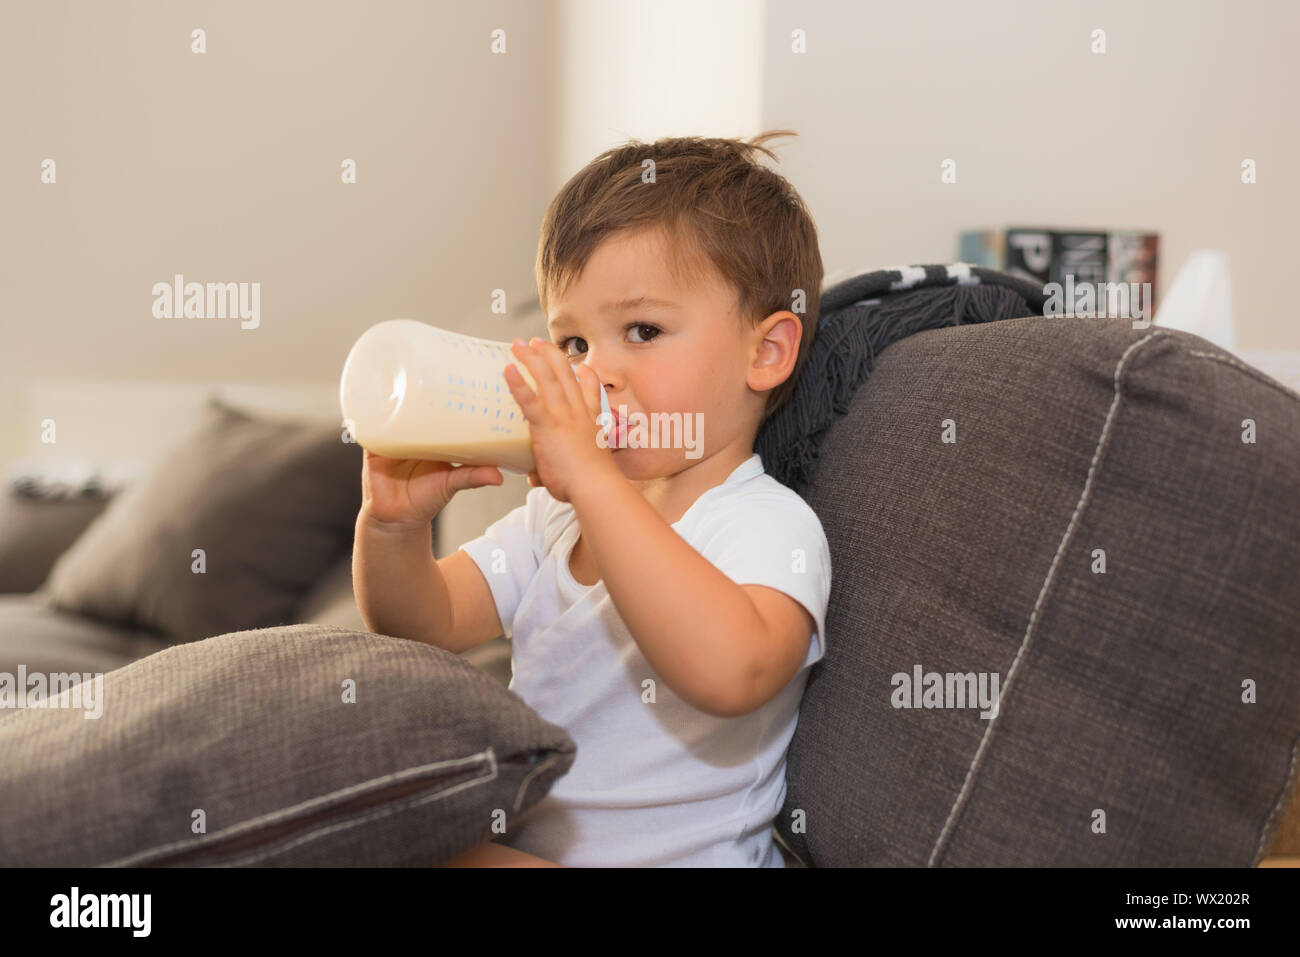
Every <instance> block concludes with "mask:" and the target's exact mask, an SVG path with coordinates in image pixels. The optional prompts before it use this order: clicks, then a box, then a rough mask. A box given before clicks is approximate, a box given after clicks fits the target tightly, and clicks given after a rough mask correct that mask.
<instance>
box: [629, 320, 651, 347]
mask: <svg viewBox="0 0 1300 957" xmlns="http://www.w3.org/2000/svg"><path fill="white" fill-rule="evenodd" d="M628 329H629V330H631V329H653V330H654V335H653V336H651V337H650V339H654V338H657V337H658V335H659V327H658V326H652V325H650V323H648V322H634V323H632V325H630V326H628ZM642 341H643V342H649V341H650V340H649V339H644V340H642Z"/></svg>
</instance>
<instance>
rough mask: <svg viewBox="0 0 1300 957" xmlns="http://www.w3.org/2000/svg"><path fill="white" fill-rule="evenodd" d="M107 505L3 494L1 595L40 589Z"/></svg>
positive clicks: (101, 501)
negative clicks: (53, 569)
mask: <svg viewBox="0 0 1300 957" xmlns="http://www.w3.org/2000/svg"><path fill="white" fill-rule="evenodd" d="M107 504H108V503H107V501H106V500H104V499H99V498H80V499H42V498H31V497H29V496H25V495H19V494H17V493H16V492H11V491H0V594H14V593H18V594H22V593H28V592H33V591H35V590H36V589H37V588H39V587H40V585H41V583H42V582H43V581H45V578H46V576H47V575H49V573H50V569H51V568H53V567H54V563H55V562H56V561H58V558H59V556H60V555H62V554H63V553H64V552H65V551H67V550H68V547H69V546H70V545H71V544H72V543H73V542H75V541H76V540H77V537H78V536H79V535H81V533H82V532H84V531H85V530H86V526H87V525H89V524H90V523H91V522H92V521H94V520H95V519H96V518H98V517H99V515H100V513H101V512H103V511H104V508H105V506H106V505H107Z"/></svg>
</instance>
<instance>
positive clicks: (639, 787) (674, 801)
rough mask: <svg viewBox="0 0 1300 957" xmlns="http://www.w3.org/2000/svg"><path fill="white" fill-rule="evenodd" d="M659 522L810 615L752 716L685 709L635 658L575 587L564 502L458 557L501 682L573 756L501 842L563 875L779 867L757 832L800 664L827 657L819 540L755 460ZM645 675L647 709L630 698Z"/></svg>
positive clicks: (503, 523)
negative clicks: (476, 580)
mask: <svg viewBox="0 0 1300 957" xmlns="http://www.w3.org/2000/svg"><path fill="white" fill-rule="evenodd" d="M672 527H673V528H674V529H675V530H676V531H677V533H678V534H679V535H681V537H682V538H683V539H685V540H686V541H687V542H689V543H690V544H691V545H692V546H693V547H694V548H695V550H696V551H698V552H699V553H700V554H702V555H703V556H704V557H705V558H707V559H708V560H709V561H710V562H711V563H713V564H714V565H715V566H716V567H717V568H719V569H720V570H721V571H722V572H723V573H725V574H726V575H727V576H728V577H729V578H731V579H732V580H733V581H735V582H736V583H737V584H742V585H744V584H757V585H767V586H769V587H771V588H775V589H778V590H780V591H782V592H784V593H786V594H787V595H790V596H791V597H792V598H794V599H795V600H796V601H798V602H799V603H800V604H802V605H803V606H804V607H805V608H806V609H808V612H809V613H810V614H811V615H812V618H813V621H814V622H815V624H814V629H815V630H814V631H813V633H812V634H811V635H810V639H809V642H808V653H807V655H806V656H805V658H804V662H803V665H802V666H801V668H800V670H799V672H798V673H797V674H796V675H795V677H794V678H793V679H792V680H791V681H790V683H789V684H788V685H786V687H785V688H784V689H783V690H782V691H781V692H779V693H778V694H777V695H776V696H775V697H774V698H772V700H770V701H768V702H767V703H766V704H765V705H763V706H762V707H761V708H759V709H758V710H756V711H753V712H751V713H750V714H747V715H742V716H740V717H734V718H723V717H715V716H713V715H710V714H708V713H706V712H704V711H701V710H699V709H698V708H696V707H694V706H692V705H689V704H687V703H686V702H685V701H683V700H682V699H681V698H680V697H679V696H678V695H677V694H676V693H675V692H674V691H673V690H672V689H671V688H670V687H669V686H668V684H667V682H665V681H664V680H663V679H662V677H661V676H660V675H659V674H658V672H656V671H655V670H654V669H653V668H652V667H651V666H650V664H649V662H647V661H646V659H645V656H644V655H643V654H642V652H641V650H640V648H639V647H638V646H637V643H636V641H635V640H634V639H633V637H632V635H631V633H630V632H629V631H628V628H627V626H626V625H625V624H624V623H623V619H622V618H621V617H620V616H619V613H618V610H617V609H616V608H615V607H614V602H613V600H612V599H611V598H610V595H609V592H608V590H607V589H606V587H605V582H604V580H603V579H602V580H600V581H598V582H597V583H596V584H595V585H592V586H583V585H580V584H579V583H578V582H577V581H576V580H575V579H574V577H573V574H572V572H570V570H569V555H570V552H571V551H572V548H573V545H574V542H576V541H577V539H578V536H579V533H580V528H579V525H578V521H577V514H576V512H575V511H574V508H573V505H572V504H570V503H567V502H559V501H557V500H556V499H555V498H554V497H553V496H552V495H551V494H550V493H549V492H548V491H547V490H546V489H545V488H543V487H537V488H532V489H529V491H528V497H527V500H526V501H525V503H524V504H523V505H521V506H519V507H518V508H516V509H515V510H514V511H512V512H510V513H509V514H508V515H506V516H504V517H503V518H501V519H500V520H498V521H497V522H495V523H493V524H492V525H491V526H489V527H488V529H487V530H486V531H485V532H484V533H483V535H481V536H480V537H478V538H476V539H473V540H472V541H469V542H467V543H466V544H464V545H462V546H461V548H463V549H464V550H465V551H466V552H467V553H468V554H469V556H470V557H471V558H472V559H473V560H474V561H475V563H476V564H477V565H478V566H479V568H480V569H481V570H482V572H483V574H484V577H486V578H487V581H488V584H489V587H490V588H491V590H492V597H493V599H494V600H495V602H496V607H497V612H498V613H499V614H500V616H501V623H502V627H503V629H504V631H505V635H506V637H507V638H510V639H511V661H512V664H513V666H514V677H513V678H512V679H511V681H510V689H511V690H512V691H514V692H515V693H516V694H517V695H519V696H520V697H521V698H522V699H523V700H524V701H525V702H526V703H527V704H528V705H529V706H530V707H532V708H533V710H535V711H536V712H537V713H538V714H540V715H541V716H542V717H543V718H545V719H546V720H547V721H550V722H552V723H553V724H556V725H559V726H560V727H562V728H564V729H565V731H567V732H568V734H569V736H570V737H571V738H573V740H574V743H575V744H576V745H577V754H576V756H575V758H574V763H573V766H572V767H571V768H570V769H569V771H568V773H567V774H565V775H564V776H562V777H561V778H559V779H558V780H557V781H556V782H555V784H554V785H553V786H552V788H551V790H550V792H549V793H548V794H547V795H546V797H545V798H543V799H542V801H540V802H539V803H538V804H537V805H536V806H535V807H533V808H531V809H530V810H529V811H528V812H527V813H526V815H525V817H523V818H521V820H520V823H519V825H518V827H517V828H516V826H515V825H513V824H512V825H510V827H509V833H507V834H505V835H503V836H501V837H500V838H498V841H499V842H500V843H503V844H506V845H509V846H511V847H514V848H517V849H519V850H521V851H526V852H528V853H530V854H536V855H537V856H539V857H543V858H546V859H547V860H551V861H555V862H556V863H559V864H565V865H568V866H571V867H624V866H630V867H660V866H691V867H696V866H703V867H736V866H739V867H752V866H760V867H784V866H785V863H784V861H783V860H782V858H781V853H780V849H779V848H778V847H777V846H776V843H775V842H774V841H773V840H772V834H771V827H772V823H773V820H774V819H775V817H776V815H777V814H778V813H779V812H780V810H781V805H782V802H783V801H784V800H785V791H786V781H785V752H786V747H787V746H788V745H789V743H790V738H791V736H792V735H793V734H794V728H795V723H796V721H797V720H798V707H799V699H800V698H801V697H802V695H803V689H804V685H805V684H806V683H807V678H808V668H809V667H810V666H811V665H812V664H814V663H815V662H817V661H818V660H820V659H821V657H822V656H823V654H824V653H825V640H824V638H823V635H824V631H825V620H826V605H827V602H828V601H829V599H830V586H831V568H830V549H829V547H828V546H827V542H826V535H825V533H824V532H823V530H822V526H821V522H820V521H819V520H818V519H817V514H816V513H815V512H814V511H813V510H812V508H811V507H810V506H809V505H808V503H807V502H805V501H804V500H803V499H802V498H800V497H799V496H798V495H797V494H796V493H795V492H793V491H791V490H790V489H789V488H787V487H786V486H784V485H782V484H781V483H780V482H778V481H777V480H776V479H774V478H772V477H771V476H770V475H768V474H767V473H766V472H765V471H764V470H763V463H762V459H761V458H760V456H759V455H758V453H754V454H753V455H751V456H750V458H748V459H747V460H745V461H744V462H742V463H741V464H740V465H738V466H737V467H736V468H735V470H734V471H732V473H731V474H730V475H729V476H728V477H727V479H726V480H725V481H724V482H723V484H721V485H718V486H715V487H713V488H711V489H708V490H707V491H705V492H704V493H703V494H702V495H700V497H699V498H698V499H696V501H695V502H694V503H693V504H692V505H691V507H690V508H689V509H687V511H686V513H685V514H684V515H682V517H681V519H679V520H678V521H677V522H675V523H674V524H673V526H672ZM628 547H629V548H635V547H636V543H635V542H629V543H628ZM498 549H500V551H499V552H498V551H497V550H498ZM645 587H647V588H653V587H655V586H654V582H649V581H648V582H646V583H645ZM664 600H665V601H672V596H671V595H665V596H664ZM647 678H649V679H653V682H654V684H653V690H654V701H653V702H650V701H647V700H644V698H643V694H644V686H643V682H644V681H645V680H646V679H647ZM646 697H648V695H647V696H646Z"/></svg>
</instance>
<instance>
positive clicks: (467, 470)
mask: <svg viewBox="0 0 1300 957" xmlns="http://www.w3.org/2000/svg"><path fill="white" fill-rule="evenodd" d="M503 481H505V476H503V475H502V474H501V470H500V469H498V468H497V467H496V466H494V465H479V466H469V465H461V466H459V467H458V466H454V465H452V464H451V463H450V462H426V461H424V460H423V459H394V458H389V457H388V456H386V455H379V454H378V453H376V452H372V451H370V450H369V449H365V458H364V459H363V460H362V463H361V510H362V512H364V513H365V514H366V515H367V516H368V517H369V518H370V519H372V520H373V521H375V522H377V523H379V524H380V525H385V526H397V527H400V526H409V527H411V528H416V527H427V526H428V524H429V522H431V521H433V518H434V516H436V515H437V514H438V513H439V512H441V511H442V510H443V509H444V508H446V507H447V503H448V502H450V501H451V498H452V496H453V495H455V494H456V493H457V492H459V491H460V490H462V489H467V488H478V487H479V486H482V485H500V484H501V483H502V482H503Z"/></svg>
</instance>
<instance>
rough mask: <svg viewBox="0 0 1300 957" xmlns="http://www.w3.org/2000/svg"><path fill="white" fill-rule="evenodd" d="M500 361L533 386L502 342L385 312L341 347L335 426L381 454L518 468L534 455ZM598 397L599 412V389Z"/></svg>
mask: <svg viewBox="0 0 1300 957" xmlns="http://www.w3.org/2000/svg"><path fill="white" fill-rule="evenodd" d="M507 363H510V364H512V365H514V367H515V368H516V369H518V370H519V372H520V374H521V375H522V376H523V378H524V381H526V382H527V383H528V385H529V386H530V387H532V388H533V389H536V388H537V383H536V382H535V381H534V380H533V377H532V376H531V375H530V374H529V372H528V370H527V368H525V367H524V364H523V363H522V362H520V361H519V360H518V359H516V358H515V357H514V354H513V353H512V352H511V351H510V343H508V342H496V341H494V340H492V339H479V338H476V337H474V336H464V335H460V334H459V333H455V332H448V331H447V330H445V329H439V328H438V327H437V326H431V325H428V324H427V323H423V322H416V321H415V320H414V319H389V320H388V321H386V322H381V323H379V324H377V325H374V326H371V327H370V328H369V329H367V330H366V331H365V332H364V333H362V335H361V338H359V339H358V340H357V341H356V344H355V345H354V346H353V347H352V351H351V352H349V353H348V358H347V361H346V362H345V363H344V365H343V378H342V381H341V382H340V383H339V401H340V403H341V404H342V406H343V424H344V426H345V427H346V428H347V429H348V431H349V432H350V433H351V434H352V437H353V438H354V439H356V441H357V442H358V443H360V444H361V445H362V446H363V447H365V448H367V449H370V450H371V451H372V452H377V453H378V454H380V455H387V456H390V457H392V458H409V459H430V460H434V461H439V462H451V463H453V464H456V465H495V466H498V467H499V468H501V469H503V470H505V471H508V472H515V473H518V474H527V473H528V472H531V471H532V470H533V469H534V468H535V467H536V463H535V462H534V460H533V450H532V444H531V438H530V435H529V431H528V420H527V419H526V418H525V417H524V414H523V410H522V409H520V408H519V404H518V403H517V402H515V399H514V396H513V395H511V393H510V386H509V385H507V383H506V377H505V367H506V364H507ZM577 372H578V370H577V369H576V368H575V369H574V370H573V373H574V375H575V376H576V375H577ZM600 400H601V412H602V413H603V414H606V415H608V413H609V397H608V396H607V395H605V390H604V389H601V390H600ZM598 421H600V422H601V423H604V422H607V421H608V419H604V418H603V419H600V420H598Z"/></svg>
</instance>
